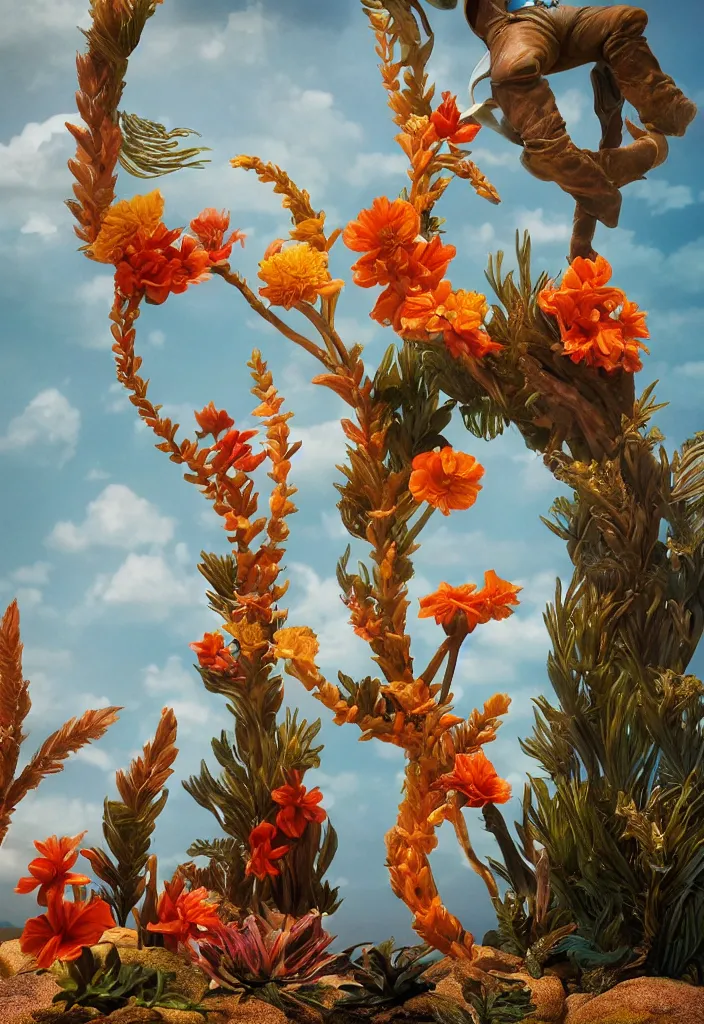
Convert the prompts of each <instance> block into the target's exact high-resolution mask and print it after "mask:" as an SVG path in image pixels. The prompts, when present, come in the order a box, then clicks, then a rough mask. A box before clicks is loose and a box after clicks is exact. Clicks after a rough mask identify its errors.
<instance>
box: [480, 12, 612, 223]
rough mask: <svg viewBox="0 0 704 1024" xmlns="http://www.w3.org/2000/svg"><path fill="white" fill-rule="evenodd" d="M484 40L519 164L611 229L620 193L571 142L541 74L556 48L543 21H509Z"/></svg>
mask: <svg viewBox="0 0 704 1024" xmlns="http://www.w3.org/2000/svg"><path fill="white" fill-rule="evenodd" d="M488 44H489V50H490V53H491V85H492V94H493V96H494V99H495V100H496V102H497V103H498V105H499V107H500V108H501V110H502V111H503V113H504V116H505V117H506V120H507V121H508V122H509V124H510V125H511V126H512V127H513V128H514V129H515V130H516V131H517V132H518V134H519V135H520V136H521V138H522V140H523V143H524V150H523V155H522V157H521V163H522V164H523V166H524V167H525V168H526V169H527V170H528V171H530V173H531V174H533V175H534V176H535V177H536V178H540V179H541V180H542V181H553V182H555V184H556V185H559V187H560V188H561V189H563V191H565V192H567V193H569V195H571V196H572V197H573V198H574V199H575V200H576V201H577V202H578V203H580V204H581V205H582V207H583V208H584V209H585V211H587V212H588V213H589V214H591V216H593V217H596V218H597V220H600V221H601V222H602V223H603V224H605V225H606V226H607V227H616V225H617V224H618V216H619V212H620V209H621V193H620V192H619V190H618V189H617V188H616V186H615V185H613V184H612V182H611V181H610V180H609V179H608V177H607V176H606V174H605V173H604V171H603V169H602V168H601V167H600V166H599V164H597V163H596V162H595V160H594V159H593V158H592V157H591V156H590V155H589V154H588V153H586V152H584V151H583V150H581V149H579V148H578V147H577V146H575V145H574V143H573V142H572V140H571V139H570V137H569V135H568V134H567V129H566V127H565V122H564V120H563V118H562V116H561V114H560V111H559V110H558V108H557V104H556V102H555V97H554V95H553V92H552V90H551V88H550V86H549V85H548V83H547V81H546V79H545V78H544V77H543V76H544V74H545V73H547V72H548V71H550V70H551V69H552V68H553V66H554V65H555V63H556V61H557V60H558V58H559V53H560V47H561V40H560V38H559V37H558V35H557V34H556V33H555V32H554V31H552V30H551V28H550V22H549V19H545V18H542V17H541V18H540V19H538V18H536V19H532V18H531V19H528V18H526V19H516V20H513V19H512V20H511V21H509V22H507V23H506V24H505V25H504V26H503V27H502V29H501V30H500V31H499V32H497V33H496V34H495V35H493V36H491V37H490V39H489V40H488Z"/></svg>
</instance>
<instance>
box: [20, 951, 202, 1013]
mask: <svg viewBox="0 0 704 1024" xmlns="http://www.w3.org/2000/svg"><path fill="white" fill-rule="evenodd" d="M40 973H42V972H40ZM50 973H52V974H53V975H54V978H55V980H56V983H57V984H58V985H59V986H60V987H61V989H62V991H61V992H57V993H56V995H55V996H54V998H53V999H52V1002H53V1003H63V1004H64V1008H65V1009H66V1010H70V1009H71V1008H72V1007H73V1006H90V1007H93V1008H94V1009H96V1010H100V1012H101V1013H104V1014H109V1013H112V1012H113V1010H118V1009H120V1008H121V1007H123V1006H127V1005H128V1003H129V1002H131V1003H132V1004H133V1005H135V1006H152V1007H153V1006H163V1007H166V1008H169V1009H173V1010H197V1011H199V1012H201V1013H203V1015H204V1016H205V1014H206V1012H207V1011H206V1009H205V1008H204V1007H202V1006H201V1005H199V1004H195V1003H193V1002H192V1001H191V1000H190V999H187V998H186V997H185V996H183V995H181V993H179V992H175V991H173V990H171V989H170V988H169V985H170V983H171V982H172V981H173V980H174V978H175V977H176V975H175V973H172V972H169V971H166V972H165V971H159V970H155V969H154V968H152V967H146V966H144V965H143V964H123V963H121V962H120V955H119V953H118V951H117V948H116V947H115V946H113V947H112V948H111V949H110V951H109V952H108V954H107V956H106V957H105V962H104V963H100V962H99V961H96V959H95V956H94V955H93V953H92V952H91V950H90V949H89V948H88V947H87V946H84V947H83V950H82V951H81V955H80V957H78V959H77V960H73V961H71V962H70V963H68V964H66V965H65V967H64V966H63V965H61V966H57V968H52V969H51V972H50Z"/></svg>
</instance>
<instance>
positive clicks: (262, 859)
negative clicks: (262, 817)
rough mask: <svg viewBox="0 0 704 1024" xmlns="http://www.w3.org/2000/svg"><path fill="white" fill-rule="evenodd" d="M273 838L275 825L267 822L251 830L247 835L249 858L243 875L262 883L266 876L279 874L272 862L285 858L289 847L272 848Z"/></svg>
mask: <svg viewBox="0 0 704 1024" xmlns="http://www.w3.org/2000/svg"><path fill="white" fill-rule="evenodd" d="M275 836H276V825H272V824H271V822H269V821H263V822H262V823H261V825H257V826H256V828H253V829H252V831H251V832H250V834H249V849H250V858H249V860H248V862H247V866H246V868H245V875H254V877H255V878H258V879H259V880H260V881H264V879H265V878H266V876H267V875H280V874H281V872H280V871H279V869H278V868H277V866H276V864H274V861H275V860H279V859H280V858H281V857H285V856H286V854H287V853H288V851H289V850H290V849H291V847H290V846H275V847H274V846H272V843H273V841H274V838H275Z"/></svg>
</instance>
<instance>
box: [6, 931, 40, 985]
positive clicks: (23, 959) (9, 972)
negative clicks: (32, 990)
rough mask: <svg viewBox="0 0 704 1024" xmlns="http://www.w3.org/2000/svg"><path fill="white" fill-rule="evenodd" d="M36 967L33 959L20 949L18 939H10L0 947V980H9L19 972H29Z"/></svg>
mask: <svg viewBox="0 0 704 1024" xmlns="http://www.w3.org/2000/svg"><path fill="white" fill-rule="evenodd" d="M36 966H37V961H36V960H35V959H34V957H33V956H31V954H29V953H23V952H22V950H21V949H20V940H19V939H10V940H9V942H3V944H2V945H1V946H0V978H11V977H12V976H13V975H15V974H19V972H20V971H31V970H32V969H34V968H36Z"/></svg>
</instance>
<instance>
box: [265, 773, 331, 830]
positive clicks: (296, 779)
mask: <svg viewBox="0 0 704 1024" xmlns="http://www.w3.org/2000/svg"><path fill="white" fill-rule="evenodd" d="M291 778H292V782H291V784H290V785H287V786H280V787H279V788H278V789H274V790H272V793H271V797H272V800H274V801H275V802H276V803H277V804H281V810H280V811H279V813H278V814H277V815H276V824H277V826H278V828H279V829H280V830H281V831H282V832H283V833H284V835H286V836H289V838H291V839H300V837H301V836H302V835H303V833H304V832H305V829H306V825H307V824H308V822H309V821H317V822H322V821H325V818H326V817H327V815H326V813H325V811H324V810H323V808H322V807H317V806H316V804H319V803H320V801H321V800H322V799H323V794H322V793H321V792H320V790H319V789H318V787H317V786H316V787H315V789H311V791H310V793H306V787H305V786H302V785H301V773H300V771H298V769H294V770H293V771H292V772H291Z"/></svg>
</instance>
